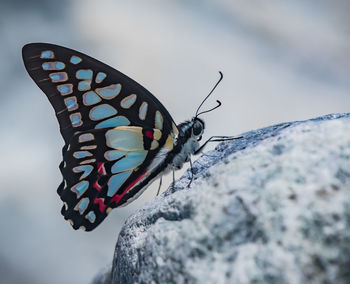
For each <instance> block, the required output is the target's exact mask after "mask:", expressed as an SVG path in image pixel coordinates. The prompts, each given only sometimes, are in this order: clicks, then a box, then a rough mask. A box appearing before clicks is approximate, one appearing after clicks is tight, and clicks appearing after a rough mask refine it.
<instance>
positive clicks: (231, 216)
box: [106, 114, 350, 284]
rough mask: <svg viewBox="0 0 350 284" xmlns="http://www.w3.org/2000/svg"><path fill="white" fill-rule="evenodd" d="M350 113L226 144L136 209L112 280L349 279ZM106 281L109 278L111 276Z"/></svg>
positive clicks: (280, 127)
mask: <svg viewBox="0 0 350 284" xmlns="http://www.w3.org/2000/svg"><path fill="white" fill-rule="evenodd" d="M349 118H350V114H335V115H327V116H324V117H320V118H316V119H312V120H309V121H303V122H291V123H283V124H279V125H275V126H271V127H267V128H264V129H260V130H255V131H250V132H248V133H245V134H243V136H244V138H243V139H240V140H235V141H231V142H225V143H221V144H219V145H218V147H216V149H215V150H213V151H211V152H209V153H207V154H206V155H203V156H202V157H201V158H199V159H198V160H197V161H196V162H195V163H194V172H195V180H194V182H193V183H192V185H191V187H190V188H187V185H188V183H189V176H190V175H189V172H188V171H187V172H186V173H185V175H184V176H183V177H182V178H181V179H180V180H178V181H177V182H176V186H175V189H168V190H167V191H166V192H165V193H164V194H163V195H162V196H159V197H157V198H155V199H154V200H153V201H152V202H150V203H148V204H146V205H145V206H144V208H143V209H141V210H139V211H137V212H135V214H133V215H132V216H131V217H130V218H129V219H128V220H127V222H126V223H125V225H124V227H123V229H122V231H121V233H120V235H119V238H118V242H117V245H116V250H115V255H114V263H113V267H112V275H111V279H112V283H123V284H125V283H216V284H219V283H269V284H271V283H272V284H273V283H293V284H294V283H350V226H349V225H350V120H349ZM106 283H107V282H106Z"/></svg>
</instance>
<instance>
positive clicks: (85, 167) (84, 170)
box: [73, 165, 94, 179]
mask: <svg viewBox="0 0 350 284" xmlns="http://www.w3.org/2000/svg"><path fill="white" fill-rule="evenodd" d="M93 169H94V167H93V166H91V165H83V166H77V167H74V168H73V172H75V173H82V175H81V177H80V179H84V178H86V177H87V176H89V174H91V172H92V170H93Z"/></svg>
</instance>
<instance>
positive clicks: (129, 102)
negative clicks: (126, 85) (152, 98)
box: [120, 94, 137, 109]
mask: <svg viewBox="0 0 350 284" xmlns="http://www.w3.org/2000/svg"><path fill="white" fill-rule="evenodd" d="M136 99H137V96H136V95H135V94H131V95H130V96H127V97H126V98H124V99H122V101H121V102H120V106H121V107H122V108H125V109H128V108H131V107H132V106H133V104H134V103H135V102H136Z"/></svg>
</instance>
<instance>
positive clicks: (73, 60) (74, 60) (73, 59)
mask: <svg viewBox="0 0 350 284" xmlns="http://www.w3.org/2000/svg"><path fill="white" fill-rule="evenodd" d="M81 61H82V59H81V57H79V56H75V55H73V56H72V57H71V58H70V63H72V64H74V65H76V64H79V63H80V62H81Z"/></svg>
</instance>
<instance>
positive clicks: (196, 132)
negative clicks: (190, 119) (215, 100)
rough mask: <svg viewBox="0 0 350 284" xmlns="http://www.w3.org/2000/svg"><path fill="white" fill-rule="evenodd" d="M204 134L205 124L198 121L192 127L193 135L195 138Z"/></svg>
mask: <svg viewBox="0 0 350 284" xmlns="http://www.w3.org/2000/svg"><path fill="white" fill-rule="evenodd" d="M202 132H203V124H202V123H200V121H198V120H197V121H196V122H195V123H194V125H193V127H192V133H193V135H194V136H199V135H200V134H202Z"/></svg>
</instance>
